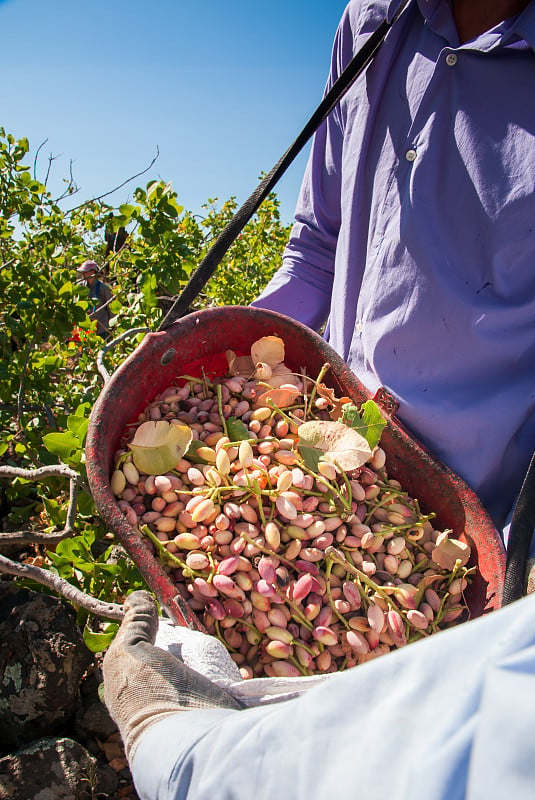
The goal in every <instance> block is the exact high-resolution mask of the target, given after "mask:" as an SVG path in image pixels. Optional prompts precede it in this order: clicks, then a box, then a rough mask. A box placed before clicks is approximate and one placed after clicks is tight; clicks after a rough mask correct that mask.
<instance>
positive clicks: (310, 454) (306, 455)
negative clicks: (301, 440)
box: [297, 444, 323, 473]
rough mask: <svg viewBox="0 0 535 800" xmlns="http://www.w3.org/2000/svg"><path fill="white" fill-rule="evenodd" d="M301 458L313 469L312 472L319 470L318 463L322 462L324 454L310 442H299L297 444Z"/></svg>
mask: <svg viewBox="0 0 535 800" xmlns="http://www.w3.org/2000/svg"><path fill="white" fill-rule="evenodd" d="M297 449H298V450H299V453H300V455H301V458H302V459H303V461H304V462H305V466H306V467H307V468H308V469H310V470H312V472H316V473H317V472H318V464H319V462H320V458H321V456H322V455H323V453H322V452H321V450H318V449H317V448H316V447H311V446H310V445H308V444H299V445H298V446H297Z"/></svg>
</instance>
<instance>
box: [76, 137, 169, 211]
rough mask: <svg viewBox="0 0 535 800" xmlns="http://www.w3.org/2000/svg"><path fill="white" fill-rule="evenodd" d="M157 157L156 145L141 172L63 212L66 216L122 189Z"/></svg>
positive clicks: (147, 168)
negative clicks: (152, 155)
mask: <svg viewBox="0 0 535 800" xmlns="http://www.w3.org/2000/svg"><path fill="white" fill-rule="evenodd" d="M159 157H160V150H159V148H158V147H157V148H156V155H155V156H154V158H153V159H152V161H151V162H150V164H149V166H148V167H145V169H143V170H141V172H138V173H137V174H136V175H132V176H131V177H130V178H127V179H126V180H125V181H123V182H122V183H120V184H119V186H116V187H115V188H114V189H110V191H109V192H104V194H99V195H98V196H97V197H93V198H92V199H91V200H86V201H85V203H80V205H79V206H74V208H71V209H69V210H68V211H66V212H65V216H67V215H68V214H72V213H73V212H74V211H78V209H80V208H83V207H84V206H88V205H90V204H91V203H96V202H97V201H98V200H102V198H103V197H108V196H109V195H110V194H114V192H117V191H118V190H119V189H122V188H123V186H126V184H127V183H130V181H133V180H134V179H135V178H139V176H140V175H144V174H145V172H148V171H149V169H150V168H151V167H152V166H153V164H154V163H155V162H156V161H157V159H158V158H159Z"/></svg>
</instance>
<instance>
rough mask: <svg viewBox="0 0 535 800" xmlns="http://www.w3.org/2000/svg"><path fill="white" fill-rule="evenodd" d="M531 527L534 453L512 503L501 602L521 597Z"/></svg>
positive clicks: (534, 516) (533, 519)
mask: <svg viewBox="0 0 535 800" xmlns="http://www.w3.org/2000/svg"><path fill="white" fill-rule="evenodd" d="M534 530H535V453H534V454H533V457H532V459H531V463H530V465H529V468H528V471H527V473H526V477H525V478H524V483H523V484H522V488H521V489H520V494H519V495H518V499H517V501H516V503H515V508H514V511H513V518H512V520H511V527H510V529H509V539H508V542H507V559H506V565H505V578H504V586H503V595H502V605H504V606H505V605H508V604H509V603H513V602H514V601H515V600H518V599H519V598H521V597H522V596H523V595H524V594H525V591H526V566H527V561H528V555H529V547H530V544H531V538H532V536H533V531H534Z"/></svg>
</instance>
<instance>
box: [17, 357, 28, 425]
mask: <svg viewBox="0 0 535 800" xmlns="http://www.w3.org/2000/svg"><path fill="white" fill-rule="evenodd" d="M29 360H30V347H29V345H27V346H26V357H25V359H24V366H23V367H22V373H21V376H20V381H19V390H18V392H17V423H18V426H19V430H20V431H23V430H24V418H23V414H24V411H23V408H24V383H25V381H26V369H27V367H28V361H29Z"/></svg>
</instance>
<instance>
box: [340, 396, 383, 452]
mask: <svg viewBox="0 0 535 800" xmlns="http://www.w3.org/2000/svg"><path fill="white" fill-rule="evenodd" d="M342 422H343V423H344V424H345V425H349V426H350V427H351V428H353V429H354V430H356V431H358V433H360V435H361V436H364V438H365V439H366V441H367V442H368V444H369V445H370V447H371V448H372V450H373V448H374V447H376V445H378V444H379V441H380V439H381V435H382V433H383V429H384V427H385V425H386V420H385V418H384V417H383V415H382V414H381V411H380V409H379V406H378V405H377V403H375V402H374V401H373V400H368V401H367V402H366V403H363V405H362V406H361V407H360V411H359V409H358V408H357V407H356V406H355V405H353V404H352V403H346V405H345V406H343V408H342Z"/></svg>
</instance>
